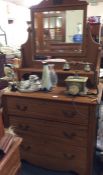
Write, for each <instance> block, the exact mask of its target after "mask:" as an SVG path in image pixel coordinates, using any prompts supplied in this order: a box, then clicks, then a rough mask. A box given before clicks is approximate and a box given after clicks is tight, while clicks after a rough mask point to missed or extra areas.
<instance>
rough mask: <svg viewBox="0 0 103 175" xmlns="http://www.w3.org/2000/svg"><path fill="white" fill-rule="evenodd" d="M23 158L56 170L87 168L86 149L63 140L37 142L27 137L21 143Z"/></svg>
mask: <svg viewBox="0 0 103 175" xmlns="http://www.w3.org/2000/svg"><path fill="white" fill-rule="evenodd" d="M21 155H22V158H23V159H25V160H27V161H30V162H32V163H34V164H36V165H39V166H43V167H44V168H50V169H54V170H72V169H83V170H84V169H86V160H87V154H86V149H84V148H79V147H76V146H75V147H74V146H72V145H67V144H65V142H63V141H62V140H58V142H53V141H52V140H48V141H45V142H44V143H43V142H41V143H40V142H39V143H38V142H36V140H35V139H34V138H33V139H30V138H28V137H27V138H25V137H24V139H23V144H22V145H21Z"/></svg>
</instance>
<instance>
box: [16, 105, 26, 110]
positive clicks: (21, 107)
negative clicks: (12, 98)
mask: <svg viewBox="0 0 103 175" xmlns="http://www.w3.org/2000/svg"><path fill="white" fill-rule="evenodd" d="M16 108H17V109H18V110H20V111H27V108H28V107H27V106H20V105H18V104H17V105H16Z"/></svg>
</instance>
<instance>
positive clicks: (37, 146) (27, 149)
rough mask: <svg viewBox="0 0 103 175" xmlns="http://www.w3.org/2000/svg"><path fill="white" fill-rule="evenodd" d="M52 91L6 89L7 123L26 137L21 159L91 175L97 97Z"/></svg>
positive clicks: (42, 165) (4, 98) (5, 111)
mask: <svg viewBox="0 0 103 175" xmlns="http://www.w3.org/2000/svg"><path fill="white" fill-rule="evenodd" d="M64 91H65V89H64V88H62V87H61V88H60V87H58V88H56V89H55V90H54V91H52V92H48V93H44V92H34V93H20V92H10V91H9V90H7V91H5V93H4V95H3V109H4V110H3V114H4V123H5V126H9V125H12V126H13V127H14V128H15V132H16V133H17V134H18V135H19V136H21V137H23V143H22V145H21V155H22V159H25V160H27V161H29V162H31V163H33V164H34V165H38V166H41V167H44V168H48V169H52V170H63V171H74V172H77V173H79V175H92V170H93V158H94V154H95V145H96V128H97V116H96V114H97V106H98V103H97V101H96V98H95V97H94V98H92V99H91V98H89V97H67V96H65V94H64Z"/></svg>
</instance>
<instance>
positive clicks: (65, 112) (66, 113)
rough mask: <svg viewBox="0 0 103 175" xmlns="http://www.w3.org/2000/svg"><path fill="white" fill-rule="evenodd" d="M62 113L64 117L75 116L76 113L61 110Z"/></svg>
mask: <svg viewBox="0 0 103 175" xmlns="http://www.w3.org/2000/svg"><path fill="white" fill-rule="evenodd" d="M62 112H63V114H64V116H65V117H75V115H77V112H76V111H65V110H62Z"/></svg>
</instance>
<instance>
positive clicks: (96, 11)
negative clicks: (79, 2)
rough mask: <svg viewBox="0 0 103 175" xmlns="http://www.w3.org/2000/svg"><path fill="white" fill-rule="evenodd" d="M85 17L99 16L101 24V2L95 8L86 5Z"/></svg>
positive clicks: (102, 6)
mask: <svg viewBox="0 0 103 175" xmlns="http://www.w3.org/2000/svg"><path fill="white" fill-rule="evenodd" d="M87 16H88V17H89V16H101V22H102V23H103V2H99V3H98V4H97V6H93V5H92V6H91V5H88V10H87Z"/></svg>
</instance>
